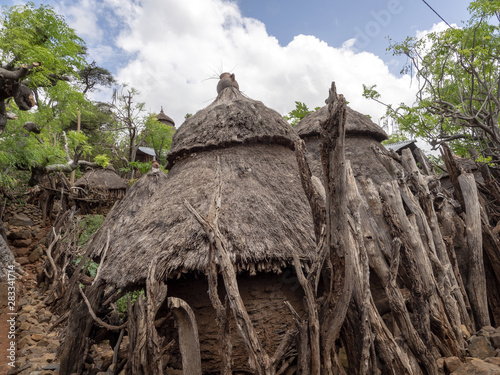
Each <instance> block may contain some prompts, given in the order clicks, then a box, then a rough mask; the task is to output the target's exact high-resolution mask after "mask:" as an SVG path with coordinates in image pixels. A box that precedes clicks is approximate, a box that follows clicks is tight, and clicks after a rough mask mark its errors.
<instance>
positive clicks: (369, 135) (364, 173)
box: [294, 106, 393, 184]
mask: <svg viewBox="0 0 500 375" xmlns="http://www.w3.org/2000/svg"><path fill="white" fill-rule="evenodd" d="M327 116H328V107H327V106H325V107H323V108H321V109H319V110H317V111H316V112H313V113H311V114H309V115H307V116H306V117H304V118H303V119H302V120H301V121H300V122H299V123H298V124H297V126H296V127H295V128H294V129H295V131H296V132H297V133H298V134H299V136H300V137H301V138H303V139H304V141H305V142H306V147H307V152H308V155H307V161H308V163H309V166H310V167H311V171H312V173H313V175H315V176H318V177H321V178H322V176H323V170H322V167H321V155H320V144H321V140H320V129H321V124H322V123H323V122H325V121H326V120H327ZM384 139H387V134H386V133H385V132H384V131H383V130H382V128H381V127H379V126H378V125H377V124H375V123H374V122H372V121H371V120H370V119H369V118H368V117H367V116H365V115H362V114H361V113H359V112H356V111H354V110H353V109H351V108H349V107H347V118H346V139H345V156H346V159H347V160H349V161H350V162H351V168H352V171H353V173H354V177H365V178H366V177H369V178H371V179H372V180H373V181H374V182H375V183H377V184H381V183H382V182H385V181H392V180H393V177H392V176H391V175H390V174H389V173H388V172H387V169H386V168H385V167H384V166H383V165H382V164H381V163H380V161H379V160H378V159H377V153H376V152H375V150H374V147H375V148H378V149H380V152H382V153H383V154H386V155H387V154H388V152H387V150H386V149H385V148H384V146H382V145H381V144H380V141H382V140H384Z"/></svg>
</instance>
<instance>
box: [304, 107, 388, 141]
mask: <svg viewBox="0 0 500 375" xmlns="http://www.w3.org/2000/svg"><path fill="white" fill-rule="evenodd" d="M346 112H347V118H346V135H347V136H356V135H361V136H371V137H373V138H375V139H376V140H377V141H379V142H381V141H384V140H386V139H387V138H388V136H387V133H386V132H385V131H384V130H383V129H382V128H381V127H380V126H378V125H377V124H375V123H374V122H373V121H372V120H370V118H369V117H368V116H365V115H363V114H361V113H359V112H357V111H355V110H354V109H352V108H350V107H347V111H346ZM327 118H328V106H324V107H322V108H320V109H318V110H317V111H316V112H313V113H310V114H308V115H307V116H306V117H304V118H303V119H302V120H301V121H300V122H299V123H298V124H297V126H296V127H295V128H294V129H295V131H296V132H297V134H298V135H299V136H300V137H301V138H307V137H316V136H319V135H320V129H321V124H322V123H323V122H324V121H326V119H327Z"/></svg>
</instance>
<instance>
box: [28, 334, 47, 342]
mask: <svg viewBox="0 0 500 375" xmlns="http://www.w3.org/2000/svg"><path fill="white" fill-rule="evenodd" d="M44 337H45V336H44V335H42V334H40V333H35V334H33V335H31V339H32V340H33V341H37V342H38V341H40V340H42V339H43V338H44Z"/></svg>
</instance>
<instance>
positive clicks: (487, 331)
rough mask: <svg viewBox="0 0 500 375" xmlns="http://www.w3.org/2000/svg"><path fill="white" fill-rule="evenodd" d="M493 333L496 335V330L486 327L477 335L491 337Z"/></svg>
mask: <svg viewBox="0 0 500 375" xmlns="http://www.w3.org/2000/svg"><path fill="white" fill-rule="evenodd" d="M492 333H495V328H493V327H492V326H484V327H483V328H481V329H480V330H479V332H478V333H477V335H478V336H486V337H490V335H491V334H492Z"/></svg>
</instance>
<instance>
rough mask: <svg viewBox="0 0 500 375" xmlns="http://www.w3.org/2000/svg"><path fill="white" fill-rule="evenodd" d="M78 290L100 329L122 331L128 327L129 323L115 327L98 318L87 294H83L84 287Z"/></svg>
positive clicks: (79, 287)
mask: <svg viewBox="0 0 500 375" xmlns="http://www.w3.org/2000/svg"><path fill="white" fill-rule="evenodd" d="M78 290H79V291H80V294H81V295H82V297H83V300H84V301H85V304H86V305H87V309H88V310H89V314H90V316H92V319H94V322H96V324H97V325H98V326H99V327H101V328H106V329H108V330H110V331H119V330H121V329H123V328H125V327H126V326H127V324H128V322H125V323H123V324H122V325H120V326H113V325H111V324H108V323H106V322H105V321H103V320H101V319H99V317H97V315H96V314H95V312H94V310H93V309H92V306H91V305H90V302H89V300H88V298H87V296H86V295H85V293H84V292H83V289H82V287H81V286H80V285H79V286H78Z"/></svg>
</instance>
